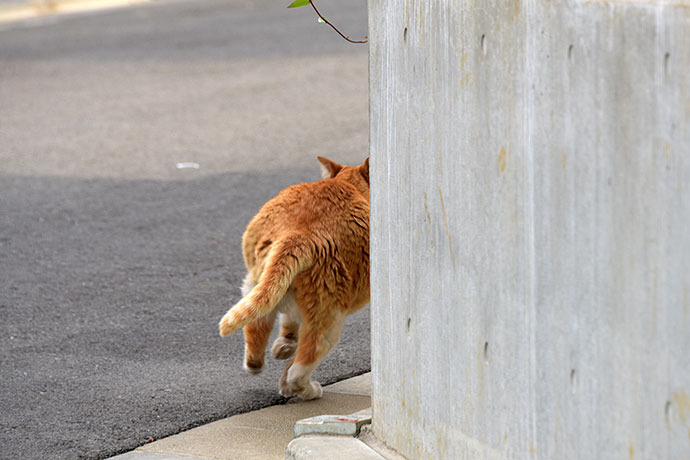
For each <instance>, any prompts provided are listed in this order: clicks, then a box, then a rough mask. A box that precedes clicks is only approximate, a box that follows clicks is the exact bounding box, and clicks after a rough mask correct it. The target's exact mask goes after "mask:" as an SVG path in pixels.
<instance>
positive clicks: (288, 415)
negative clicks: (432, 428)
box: [110, 373, 390, 460]
mask: <svg viewBox="0 0 690 460" xmlns="http://www.w3.org/2000/svg"><path fill="white" fill-rule="evenodd" d="M370 395H371V373H366V374H363V375H361V376H359V377H354V378H351V379H348V380H344V381H342V382H338V383H335V384H333V385H329V386H326V387H324V392H323V397H322V398H321V399H318V400H315V401H301V400H298V399H297V398H295V399H293V400H291V401H290V402H288V403H287V404H284V405H281V406H272V407H267V408H264V409H261V410H258V411H254V412H249V413H246V414H240V415H236V416H233V417H229V418H227V419H224V420H219V421H217V422H213V423H210V424H208V425H204V426H201V427H198V428H194V429H192V430H189V431H185V432H183V433H180V434H177V435H174V436H170V437H168V438H165V439H161V440H159V441H154V442H152V443H150V444H146V445H144V446H142V447H139V448H138V449H136V450H134V451H132V452H128V453H126V454H122V455H118V456H116V457H111V459H110V460H195V459H196V460H209V459H214V460H237V459H243V460H244V459H248V460H254V459H255V460H274V459H275V460H282V459H285V458H290V459H300V460H307V459H315V458H321V459H333V460H336V459H338V458H348V459H358V458H360V459H370V458H371V459H384V458H390V457H389V456H385V457H384V456H381V455H380V454H378V453H376V452H375V451H374V450H372V449H371V448H369V447H368V446H367V445H366V444H364V443H363V442H361V441H359V440H358V439H357V438H354V437H352V436H328V435H314V434H307V435H304V436H301V437H300V438H298V439H296V440H295V441H294V442H292V443H291V441H292V440H293V438H294V427H295V423H296V422H298V421H300V420H302V419H306V418H309V417H315V416H319V415H325V414H341V415H348V414H352V413H355V412H358V411H361V410H363V409H367V408H369V407H370V406H371V397H370ZM317 431H318V430H317ZM288 444H290V449H289V450H288V451H287V453H286V450H287V449H288ZM348 449H349V450H348ZM343 455H345V456H344V457H343ZM286 456H287V457H286Z"/></svg>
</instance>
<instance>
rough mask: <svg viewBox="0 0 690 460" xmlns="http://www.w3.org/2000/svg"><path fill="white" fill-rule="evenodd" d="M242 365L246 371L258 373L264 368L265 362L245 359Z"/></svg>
mask: <svg viewBox="0 0 690 460" xmlns="http://www.w3.org/2000/svg"><path fill="white" fill-rule="evenodd" d="M242 367H243V368H244V370H245V371H247V372H249V373H250V374H252V375H258V374H260V373H261V371H263V370H264V363H263V362H261V363H259V362H256V361H245V362H244V364H243V365H242Z"/></svg>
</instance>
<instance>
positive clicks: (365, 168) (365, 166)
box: [359, 157, 369, 184]
mask: <svg viewBox="0 0 690 460" xmlns="http://www.w3.org/2000/svg"><path fill="white" fill-rule="evenodd" d="M359 173H360V174H361V175H362V177H364V180H366V181H367V184H368V183H369V157H367V159H366V160H364V163H362V164H361V165H360V166H359Z"/></svg>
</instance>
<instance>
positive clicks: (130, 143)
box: [0, 0, 369, 459]
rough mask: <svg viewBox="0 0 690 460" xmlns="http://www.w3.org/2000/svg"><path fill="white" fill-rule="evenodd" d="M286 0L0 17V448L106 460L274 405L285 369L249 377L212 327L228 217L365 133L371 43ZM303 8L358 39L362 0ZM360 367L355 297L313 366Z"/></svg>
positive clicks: (224, 276) (228, 241)
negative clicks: (327, 351)
mask: <svg viewBox="0 0 690 460" xmlns="http://www.w3.org/2000/svg"><path fill="white" fill-rule="evenodd" d="M283 3H285V2H280V1H273V0H271V1H269V0H222V1H221V0H189V1H170V2H165V1H163V2H155V3H153V4H150V5H145V6H139V7H133V8H127V9H120V10H115V11H111V12H100V13H89V14H84V15H78V16H63V17H58V18H49V19H44V20H34V21H29V22H26V23H21V24H0V255H1V257H0V318H2V321H1V322H0V367H1V369H0V370H1V374H2V378H1V379H0V430H1V431H0V446H1V447H0V458H3V459H4V458H8V459H9V458H13V459H17V458H22V459H75V458H89V459H91V458H104V457H107V456H110V455H113V454H116V453H119V452H123V451H126V450H129V449H132V448H134V447H136V446H137V445H140V444H141V443H143V442H145V440H146V438H147V437H149V436H150V437H153V438H160V437H162V436H165V435H168V434H172V433H175V432H178V431H180V430H183V429H185V428H190V427H192V426H195V425H199V424H202V423H204V422H208V421H210V420H214V419H218V418H222V417H226V416H228V415H231V414H235V413H239V412H242V411H248V410H252V409H256V408H259V407H263V406H266V405H270V404H276V403H280V402H281V400H282V398H281V397H280V396H278V393H277V391H278V387H277V380H278V377H279V374H280V372H281V370H282V369H281V367H280V365H279V363H276V362H275V361H269V362H268V369H267V370H266V371H265V372H264V374H262V375H261V376H258V377H252V376H248V375H246V374H244V372H243V371H242V370H241V356H242V337H241V335H235V336H232V337H230V338H227V339H221V338H220V337H218V334H217V322H218V320H219V318H220V316H221V315H222V314H223V312H224V311H225V310H226V309H227V308H228V306H230V305H231V304H232V303H234V302H235V301H236V300H237V299H238V298H239V285H240V282H241V278H242V277H243V274H244V269H243V266H242V259H241V255H240V252H239V246H240V237H241V233H242V230H243V228H244V226H245V225H246V223H247V221H248V219H249V218H250V217H251V216H252V215H253V213H254V212H255V211H256V210H257V209H258V207H259V206H260V205H261V204H262V203H263V202H264V201H265V200H266V199H268V198H269V197H271V196H273V195H274V194H275V193H276V192H277V191H278V190H280V189H281V188H283V187H285V186H287V185H289V184H292V183H295V182H299V181H304V180H314V179H316V178H318V165H317V163H316V160H315V158H314V157H315V156H316V155H327V156H330V157H332V158H334V159H336V160H340V161H342V162H345V163H351V164H354V163H358V162H359V161H361V160H362V159H363V157H364V156H365V155H366V153H367V141H368V134H367V133H368V125H367V123H368V121H367V54H366V53H367V48H366V46H361V45H359V46H355V45H350V44H347V43H345V42H343V41H342V40H341V39H339V38H338V37H337V36H335V34H334V33H332V32H330V31H329V30H328V29H326V28H325V27H324V26H323V25H320V24H318V23H317V22H316V20H315V18H314V17H313V16H312V15H311V13H310V11H309V10H308V9H306V8H303V9H298V10H287V9H285V8H284V6H285V5H283ZM319 6H320V7H321V9H322V10H323V11H322V12H323V13H324V14H326V15H328V16H329V18H330V19H332V20H333V21H334V22H336V23H337V24H338V25H340V26H341V27H342V28H343V29H344V30H345V31H346V32H347V33H350V34H352V35H353V36H358V35H359V36H362V35H365V34H366V10H365V3H364V1H363V0H357V1H347V2H343V1H337V0H322V1H321V2H320V4H319ZM178 162H196V163H198V164H199V165H200V167H199V169H177V168H176V163H178ZM368 369H369V321H368V310H365V311H362V312H360V313H359V314H357V315H355V316H353V317H351V318H350V320H349V322H348V325H347V326H346V329H345V331H344V333H343V338H342V341H341V343H340V345H339V346H338V347H337V348H336V350H334V352H333V353H332V355H331V356H330V358H329V359H328V360H327V362H325V363H324V364H323V365H322V366H321V368H320V369H319V370H318V371H317V372H316V377H317V378H318V379H320V380H321V381H322V383H330V382H333V381H336V380H339V379H342V378H345V377H349V376H352V375H356V374H359V373H362V372H364V371H366V370H368Z"/></svg>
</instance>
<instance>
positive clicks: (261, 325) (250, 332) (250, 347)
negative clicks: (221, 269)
mask: <svg viewBox="0 0 690 460" xmlns="http://www.w3.org/2000/svg"><path fill="white" fill-rule="evenodd" d="M255 285H256V283H254V282H253V280H252V278H251V275H250V274H247V276H246V277H245V279H244V283H243V284H242V295H245V296H246V295H247V294H248V293H249V292H250V291H251V290H252V289H253V288H254V286H255ZM276 313H277V311H276V310H275V309H273V310H272V311H270V312H269V313H268V314H267V315H264V316H262V317H261V318H259V319H257V320H255V321H252V322H251V323H249V324H247V325H246V326H245V327H244V366H243V367H244V369H245V370H246V371H247V372H249V373H250V374H258V373H260V372H261V371H262V370H263V368H264V359H265V356H266V345H267V344H268V339H269V337H270V335H271V330H272V329H273V323H275V319H276Z"/></svg>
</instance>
